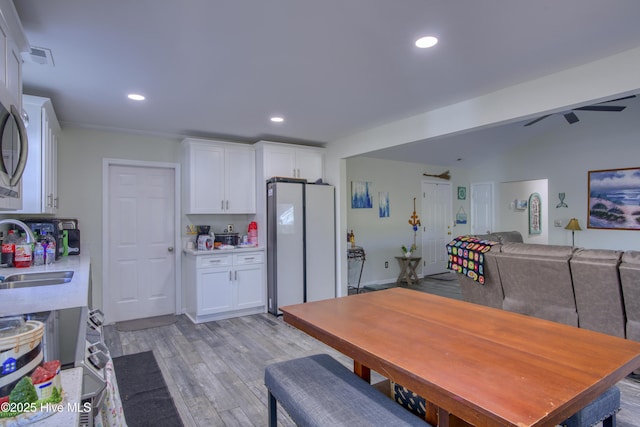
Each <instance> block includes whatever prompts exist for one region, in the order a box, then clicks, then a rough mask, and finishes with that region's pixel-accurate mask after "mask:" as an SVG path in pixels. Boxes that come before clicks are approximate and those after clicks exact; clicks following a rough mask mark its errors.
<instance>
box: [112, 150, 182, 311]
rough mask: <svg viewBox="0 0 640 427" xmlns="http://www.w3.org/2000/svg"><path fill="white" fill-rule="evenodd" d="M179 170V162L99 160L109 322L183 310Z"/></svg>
mask: <svg viewBox="0 0 640 427" xmlns="http://www.w3.org/2000/svg"><path fill="white" fill-rule="evenodd" d="M179 176H180V170H179V165H177V164H166V163H156V162H131V161H123V160H114V159H105V160H104V161H103V254H102V256H103V264H102V267H103V274H102V295H103V305H104V312H105V320H106V322H107V323H114V322H120V321H125V320H132V319H141V318H146V317H153V316H161V315H165V314H173V313H179V312H181V310H180V306H181V298H180V294H181V289H180V281H179V277H180V276H179V270H180V252H181V251H180V245H178V246H177V245H176V242H179V241H180V239H179V236H178V235H177V234H176V233H177V230H179V221H180V214H179V212H180V211H179V204H178V203H177V200H179V184H180V182H179ZM176 246H177V247H176Z"/></svg>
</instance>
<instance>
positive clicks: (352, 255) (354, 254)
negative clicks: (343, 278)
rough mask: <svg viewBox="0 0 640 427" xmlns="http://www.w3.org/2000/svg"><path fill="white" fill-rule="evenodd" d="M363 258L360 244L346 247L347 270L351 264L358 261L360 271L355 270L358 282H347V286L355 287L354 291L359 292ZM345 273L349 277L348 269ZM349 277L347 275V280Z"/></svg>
mask: <svg viewBox="0 0 640 427" xmlns="http://www.w3.org/2000/svg"><path fill="white" fill-rule="evenodd" d="M364 260H365V253H364V249H362V247H360V246H354V247H353V248H348V249H347V262H348V267H347V270H351V264H353V263H357V262H360V271H359V272H358V271H357V270H356V274H357V275H358V282H357V283H356V284H351V283H347V287H348V288H351V289H355V290H356V293H360V280H361V279H362V270H363V269H364ZM347 275H348V276H349V277H351V274H350V272H349V271H347ZM349 277H347V282H349Z"/></svg>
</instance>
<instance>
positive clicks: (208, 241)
mask: <svg viewBox="0 0 640 427" xmlns="http://www.w3.org/2000/svg"><path fill="white" fill-rule="evenodd" d="M196 231H197V233H198V237H196V248H197V249H198V250H199V251H210V250H212V249H213V239H212V238H211V236H210V235H209V231H211V226H210V225H196Z"/></svg>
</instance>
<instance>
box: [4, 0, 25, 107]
mask: <svg viewBox="0 0 640 427" xmlns="http://www.w3.org/2000/svg"><path fill="white" fill-rule="evenodd" d="M29 49H30V46H29V42H28V40H27V38H26V36H25V34H24V30H23V29H22V24H21V23H20V17H19V16H18V12H17V11H16V9H15V6H14V5H13V2H12V1H9V0H0V80H1V81H2V84H1V85H0V86H2V87H3V89H6V93H7V94H8V95H9V98H10V103H11V104H13V105H15V106H16V107H17V109H18V111H20V109H21V107H22V52H28V51H29ZM2 98H6V96H4V95H3V96H2ZM5 102H6V100H5ZM6 107H8V105H6Z"/></svg>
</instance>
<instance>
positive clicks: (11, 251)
mask: <svg viewBox="0 0 640 427" xmlns="http://www.w3.org/2000/svg"><path fill="white" fill-rule="evenodd" d="M17 241H18V239H17V237H16V235H15V231H14V230H9V234H7V237H5V239H4V240H3V241H2V257H1V258H0V264H2V266H3V267H13V257H14V255H15V253H16V242H17Z"/></svg>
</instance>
